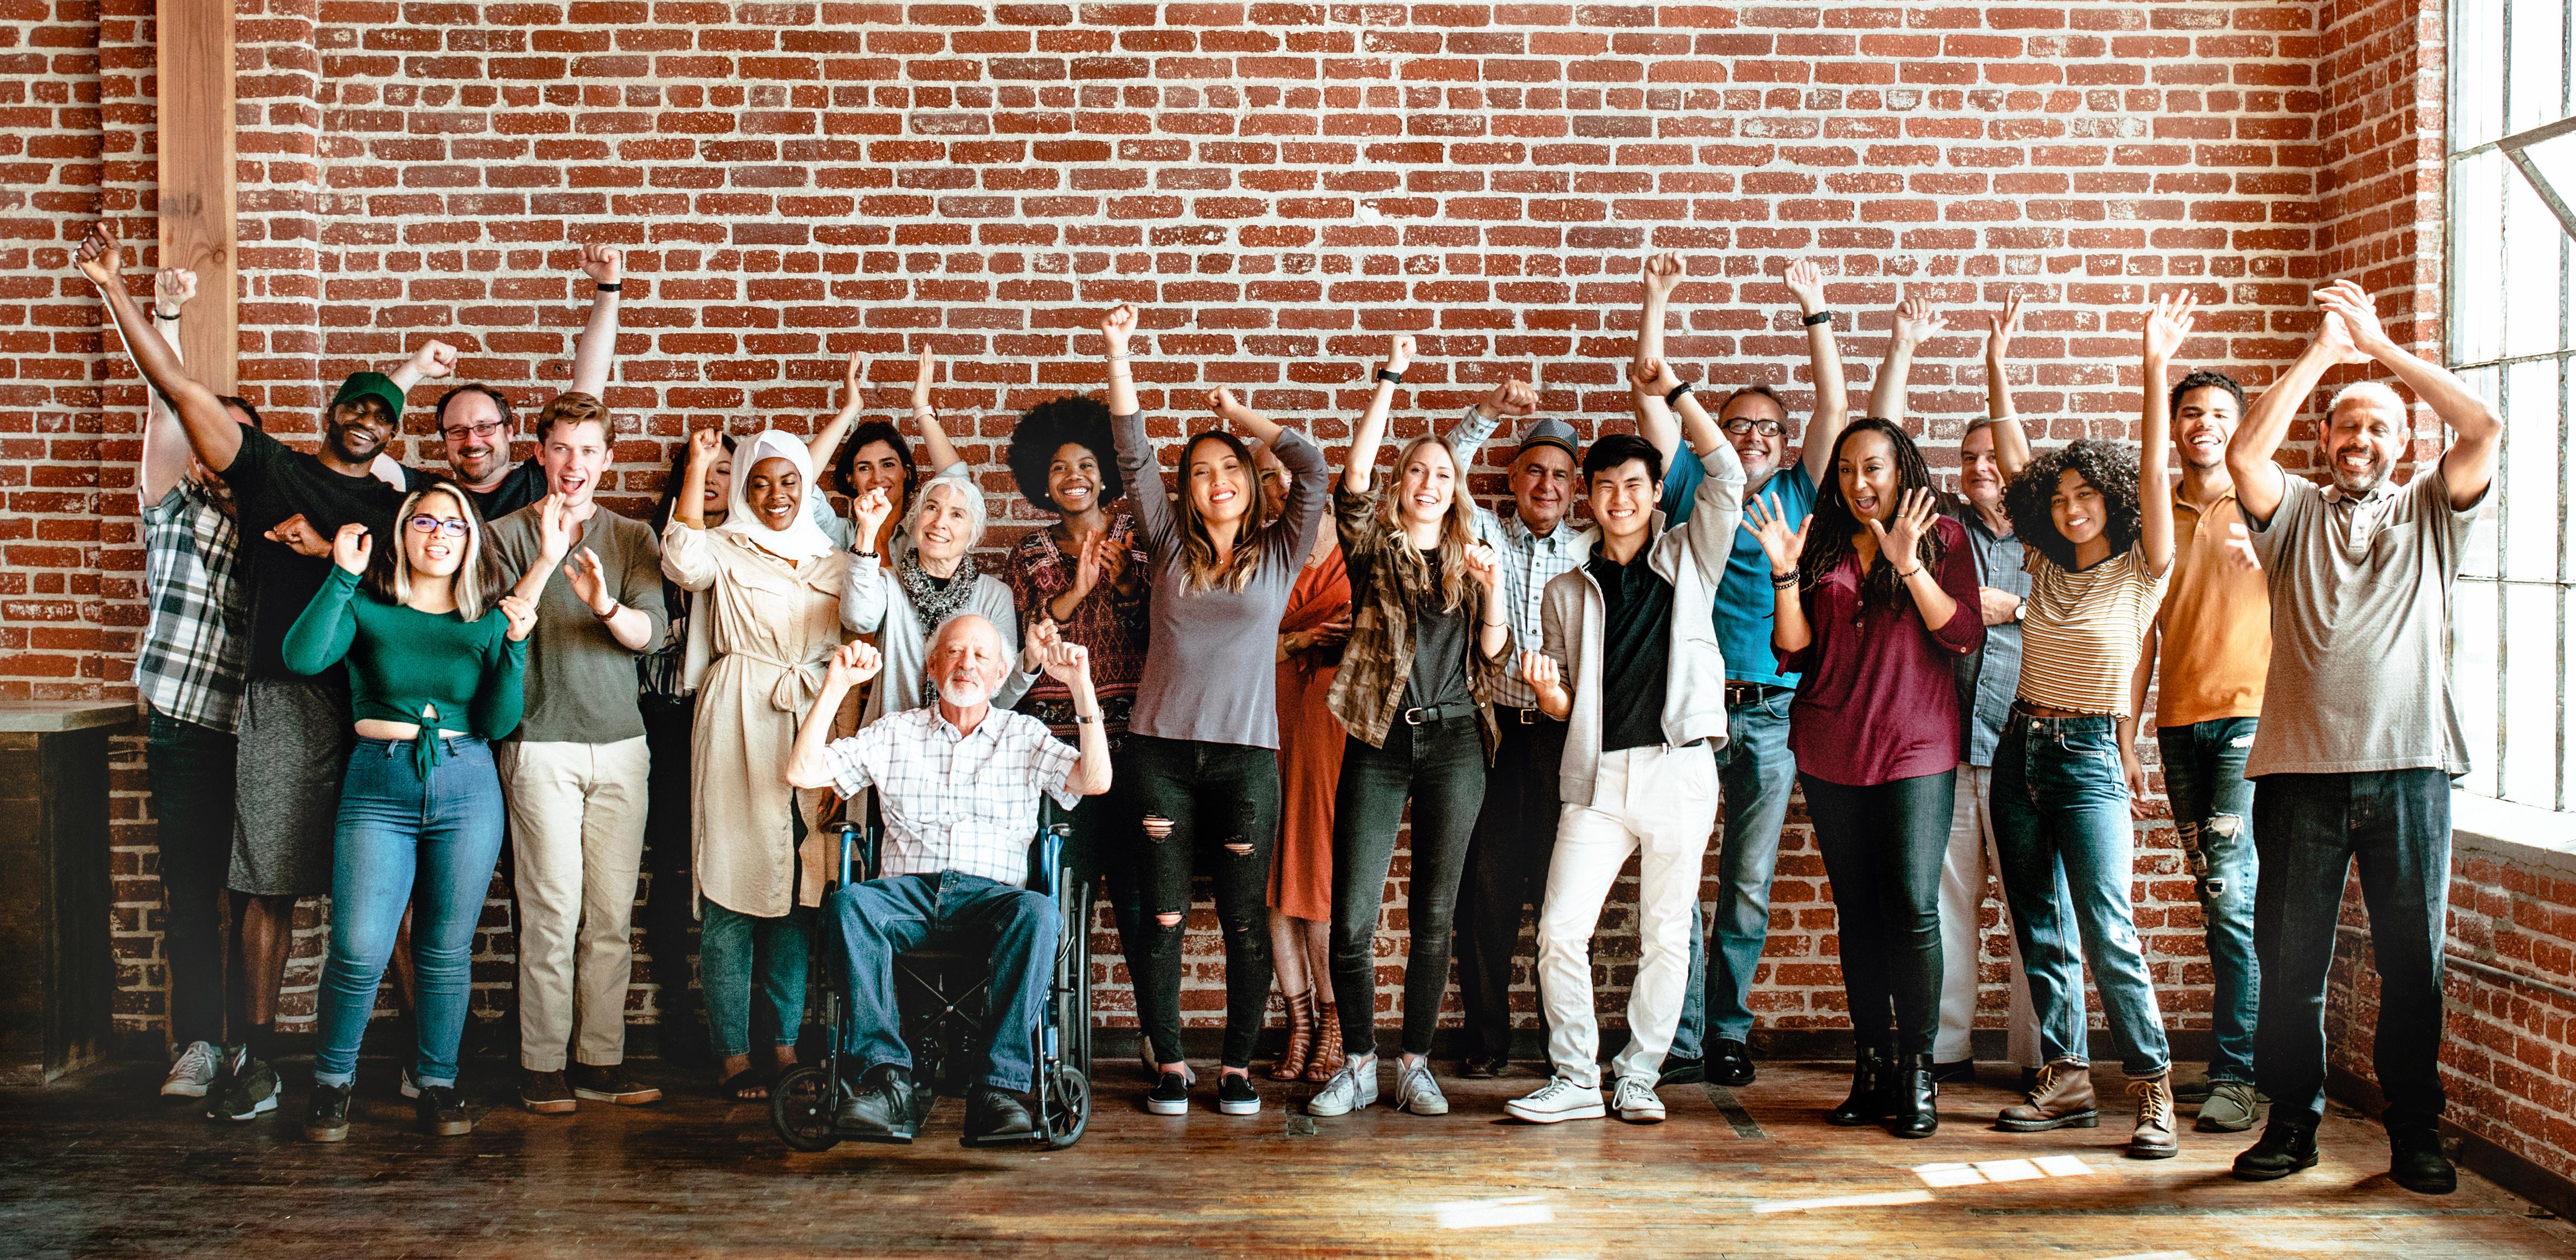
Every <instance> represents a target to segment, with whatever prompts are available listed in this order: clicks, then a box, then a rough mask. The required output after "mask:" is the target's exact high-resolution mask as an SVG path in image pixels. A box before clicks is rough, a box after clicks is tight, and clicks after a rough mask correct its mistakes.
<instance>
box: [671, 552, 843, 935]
mask: <svg viewBox="0 0 2576 1260" xmlns="http://www.w3.org/2000/svg"><path fill="white" fill-rule="evenodd" d="M849 563H850V557H849V553H847V552H843V551H832V552H827V553H825V554H823V555H820V556H816V557H814V558H813V559H811V560H807V561H805V562H804V563H802V564H790V563H788V562H787V561H785V560H782V559H780V558H778V557H777V556H774V555H771V554H769V553H768V552H766V551H763V550H761V549H760V548H758V547H756V546H754V545H752V544H751V542H750V541H749V540H747V539H744V538H743V537H742V536H740V535H738V534H727V533H720V532H711V531H708V530H703V529H692V528H690V527H689V526H687V525H683V524H681V523H680V522H678V521H676V520H675V521H672V522H671V525H670V527H669V528H668V529H665V530H664V531H663V532H662V572H663V573H665V574H667V575H668V576H669V577H670V579H671V580H672V581H673V582H675V583H678V584H679V585H680V586H682V587H683V588H686V589H688V590H691V591H696V592H699V593H700V594H699V596H698V604H697V610H696V613H695V615H694V616H692V617H691V618H690V619H689V631H690V637H691V643H690V645H689V657H688V673H689V676H690V677H691V679H693V680H694V681H695V682H696V685H697V693H698V712H697V723H696V726H695V728H694V729H693V730H692V731H691V733H690V743H689V770H690V779H691V792H690V801H689V831H690V835H691V837H692V838H693V839H694V840H695V842H696V847H697V880H698V895H699V896H701V897H704V898H706V899H707V900H709V901H712V902H714V903H716V904H717V905H720V906H723V907H724V908H726V909H728V910H731V911H733V912H735V913H737V914H748V915H755V916H758V917H761V918H777V917H779V916H780V915H784V914H786V913H787V912H788V911H789V910H790V909H792V908H794V907H795V906H796V905H798V904H803V905H808V906H812V905H819V904H821V902H822V893H823V879H822V875H823V870H824V865H825V860H826V859H825V856H824V854H823V852H822V850H823V849H824V848H825V845H824V844H823V843H822V842H821V838H820V837H819V836H817V835H815V834H813V832H814V829H815V828H816V826H817V819H818V817H819V814H820V811H821V809H822V807H823V803H824V799H825V797H826V795H827V794H826V793H824V792H821V791H812V792H798V791H796V790H795V789H793V788H790V787H788V786H787V777H786V770H787V758H788V754H789V753H790V752H791V751H792V750H793V749H794V748H795V745H796V724H797V723H798V722H799V721H800V720H802V719H803V717H804V715H805V711H806V709H808V708H810V707H812V705H813V703H814V695H815V692H816V691H818V690H820V689H821V687H822V685H823V665H824V662H825V661H826V660H828V659H830V657H831V655H832V650H833V649H834V648H836V647H839V646H840V645H841V642H842V639H843V637H844V636H843V634H842V631H841V585H842V582H843V581H844V579H845V576H846V571H847V569H848V568H849ZM701 633H703V635H704V636H705V637H704V639H703V640H700V638H699V635H700V634H701ZM790 809H795V810H797V811H799V812H801V813H802V814H803V816H804V818H805V822H806V828H807V832H808V834H807V836H806V844H805V852H804V853H802V854H799V853H798V852H796V849H795V843H794V839H793V837H794V834H795V833H794V830H793V827H792V824H791V823H790V821H789V814H788V811H789V810H790Z"/></svg>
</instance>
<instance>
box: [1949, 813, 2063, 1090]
mask: <svg viewBox="0 0 2576 1260" xmlns="http://www.w3.org/2000/svg"><path fill="white" fill-rule="evenodd" d="M1994 781H1995V772H1994V768H1993V767H1991V766H1965V765H1963V766H1961V767H1959V790H1958V793H1957V794H1956V796H1955V798H1954V799H1955V803H1953V804H1952V805H1951V807H1950V848H1949V851H1948V852H1946V853H1944V854H1943V855H1942V857H1941V1031H1940V1033H1939V1035H1938V1036H1936V1037H1935V1038H1934V1039H1933V1042H1932V1058H1933V1060H1934V1061H1936V1062H1940V1063H1956V1062H1958V1061H1959V1060H1961V1059H1967V1058H1973V1057H1974V1054H1975V1052H1974V1051H1973V1050H1972V1049H1971V1048H1970V1045H1969V1036H1968V1032H1969V1029H1971V1028H1973V1027H1975V1026H1976V1022H1977V959H1978V957H1979V954H1980V952H1981V951H1980V950H1979V948H1978V945H1979V937H1980V936H1981V935H1982V930H1983V927H1984V918H1983V916H1982V915H1981V914H1980V913H1979V910H1980V908H1981V907H1982V906H1983V905H1984V903H1985V900H1986V878H1987V876H1988V875H1990V874H1992V873H1994V872H1995V871H1996V870H1997V869H1998V867H1997V865H1996V862H1995V823H1994V813H1993V811H1992V810H1990V809H1988V808H1987V805H1988V796H1989V793H1990V792H1991V791H1992V789H1993V787H1994ZM1997 891H1998V894H2000V891H2001V890H1997ZM1995 913H1996V914H1997V915H1999V916H2002V918H2003V921H2004V927H2005V932H2004V942H2005V945H2006V946H2007V947H2008V948H2009V949H2010V950H2011V952H2012V985H2011V989H2012V1015H2011V1020H2012V1022H2011V1023H2010V1024H2009V1025H2007V1028H2008V1029H2009V1031H2008V1032H2007V1033H2006V1036H2007V1038H2008V1040H2007V1042H2006V1044H2007V1046H2008V1047H2009V1049H2010V1053H2011V1056H2012V1061H2013V1062H2014V1063H2017V1064H2019V1065H2021V1066H2023V1067H2033V1068H2035V1067H2039V1066H2041V1060H2042V1058H2043V1057H2044V1056H2042V1055H2041V1054H2040V1052H2039V1015H2038V1012H2037V1011H2036V1010H2034V1009H2033V1008H2032V1006H2031V1003H2030V977H2028V976H2026V975H2024V974H2022V969H2021V946H2020V945H2019V944H2018V943H2016V942H2015V941H2014V940H2013V936H2012V931H2011V927H2012V922H2011V918H2012V911H2011V910H2010V909H2009V908H2007V907H2006V906H2005V905H2004V899H2003V897H2002V896H2001V895H1998V896H1996V898H1995Z"/></svg>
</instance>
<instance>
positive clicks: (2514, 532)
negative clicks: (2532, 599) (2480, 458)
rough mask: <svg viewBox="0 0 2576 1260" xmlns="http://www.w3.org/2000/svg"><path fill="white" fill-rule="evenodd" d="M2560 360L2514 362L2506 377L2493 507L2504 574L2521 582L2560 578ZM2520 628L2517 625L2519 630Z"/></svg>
mask: <svg viewBox="0 0 2576 1260" xmlns="http://www.w3.org/2000/svg"><path fill="white" fill-rule="evenodd" d="M2560 370H2561V369H2560V367H2559V362H2558V360H2556V359H2543V360H2541V361H2539V362H2537V363H2517V364H2515V365H2513V366H2512V367H2511V368H2509V369H2507V373H2508V374H2507V376H2506V377H2505V409H2504V415H2505V416H2506V418H2507V422H2506V424H2505V436H2504V441H2505V447H2504V451H2503V458H2502V459H2501V460H2500V461H2498V465H2497V469H2496V471H2497V474H2498V481H2499V483H2500V484H2499V486H2498V491H2499V493H2498V494H2497V496H2496V510H2497V511H2498V512H2499V513H2500V514H2501V515H2502V516H2503V518H2504V575H2505V576H2506V577H2508V578H2512V579H2515V580H2517V581H2523V582H2554V581H2556V580H2557V579H2558V544H2559V540H2560V539H2562V538H2564V537H2565V536H2566V532H2565V531H2564V530H2563V529H2561V528H2560V527H2559V521H2558V497H2559V487H2560V486H2562V485H2563V484H2565V483H2563V482H2561V481H2560V480H2559V479H2558V470H2559V468H2560V466H2561V461H2560V456H2559V449H2558V413H2559V381H2560V379H2561V377H2560ZM2519 630H2520V628H2519V627H2516V632H2517V633H2519Z"/></svg>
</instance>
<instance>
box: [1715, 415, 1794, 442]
mask: <svg viewBox="0 0 2576 1260" xmlns="http://www.w3.org/2000/svg"><path fill="white" fill-rule="evenodd" d="M1717 427H1719V428H1721V429H1724V430H1726V431H1727V432H1729V433H1732V434H1734V435H1735V436H1737V437H1742V436H1744V435H1745V434H1747V433H1759V434H1761V435H1762V436H1764V437H1767V438H1773V437H1785V436H1787V435H1788V432H1789V426H1787V425H1785V424H1782V423H1780V422H1779V421H1777V420H1747V419H1745V418H1744V417H1742V416H1737V417H1736V418H1734V419H1732V420H1726V421H1722V422H1720V423H1719V424H1718V426H1717Z"/></svg>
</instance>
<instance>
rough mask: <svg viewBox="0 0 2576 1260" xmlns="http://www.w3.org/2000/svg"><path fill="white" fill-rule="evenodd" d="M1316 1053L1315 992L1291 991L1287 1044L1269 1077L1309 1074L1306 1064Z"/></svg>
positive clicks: (1283, 1078)
mask: <svg viewBox="0 0 2576 1260" xmlns="http://www.w3.org/2000/svg"><path fill="white" fill-rule="evenodd" d="M1314 1053H1315V993H1314V990H1312V989H1309V990H1307V991H1306V992H1304V993H1291V994H1289V995H1288V1046H1287V1048H1286V1049H1284V1050H1282V1051H1280V1052H1279V1062H1278V1063H1276V1064H1273V1065H1272V1066H1271V1068H1270V1079H1272V1080H1274V1081H1293V1080H1297V1079H1299V1078H1300V1077H1303V1076H1304V1075H1305V1074H1306V1064H1307V1063H1309V1062H1311V1061H1312V1058H1313V1055H1314Z"/></svg>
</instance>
